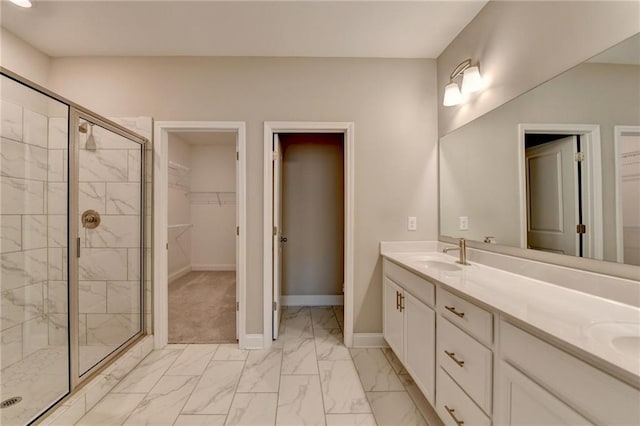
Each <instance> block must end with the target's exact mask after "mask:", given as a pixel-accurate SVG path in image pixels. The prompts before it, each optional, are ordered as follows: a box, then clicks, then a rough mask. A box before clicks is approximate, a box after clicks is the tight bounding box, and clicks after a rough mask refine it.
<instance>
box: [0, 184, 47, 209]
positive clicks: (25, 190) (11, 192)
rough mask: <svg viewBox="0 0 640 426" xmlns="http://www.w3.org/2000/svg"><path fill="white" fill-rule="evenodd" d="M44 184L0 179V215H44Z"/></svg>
mask: <svg viewBox="0 0 640 426" xmlns="http://www.w3.org/2000/svg"><path fill="white" fill-rule="evenodd" d="M44 185H45V184H44V182H40V181H34V180H24V179H15V178H10V177H5V176H2V177H0V187H1V188H2V189H1V190H0V194H2V202H0V214H3V215H5V214H44V213H45V211H44V208H45V194H44Z"/></svg>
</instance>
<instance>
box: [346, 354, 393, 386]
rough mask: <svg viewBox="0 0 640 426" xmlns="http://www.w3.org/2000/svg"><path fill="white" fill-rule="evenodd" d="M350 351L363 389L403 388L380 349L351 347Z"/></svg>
mask: <svg viewBox="0 0 640 426" xmlns="http://www.w3.org/2000/svg"><path fill="white" fill-rule="evenodd" d="M350 351H351V356H352V357H353V363H354V364H355V366H356V369H357V370H358V374H359V375H360V380H362V386H363V387H364V390H365V391H367V392H380V391H403V390H404V386H402V383H401V382H400V379H398V376H397V375H396V373H395V372H394V371H393V368H391V364H389V361H387V358H386V357H385V356H384V354H383V353H382V351H381V350H380V349H351V350H350Z"/></svg>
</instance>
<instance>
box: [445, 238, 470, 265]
mask: <svg viewBox="0 0 640 426" xmlns="http://www.w3.org/2000/svg"><path fill="white" fill-rule="evenodd" d="M451 250H460V259H459V260H456V263H459V264H461V265H470V263H468V262H467V240H465V239H464V238H460V240H459V241H458V247H447V248H444V249H442V252H443V253H448V252H450V251H451Z"/></svg>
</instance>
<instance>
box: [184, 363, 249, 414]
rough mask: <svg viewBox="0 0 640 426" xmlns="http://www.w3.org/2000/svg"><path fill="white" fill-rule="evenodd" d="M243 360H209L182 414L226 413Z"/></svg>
mask: <svg viewBox="0 0 640 426" xmlns="http://www.w3.org/2000/svg"><path fill="white" fill-rule="evenodd" d="M243 367H244V361H211V363H210V364H209V366H208V367H207V369H206V370H205V372H204V374H203V375H202V376H201V378H200V381H199V382H198V384H197V385H196V388H195V389H194V390H193V393H192V394H191V397H190V398H189V400H188V401H187V403H186V404H185V406H184V408H183V409H182V413H184V414H227V412H228V411H229V406H231V401H232V400H233V395H234V393H235V392H236V387H237V385H238V380H239V379H240V374H241V372H242V368H243Z"/></svg>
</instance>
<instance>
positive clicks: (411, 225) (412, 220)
mask: <svg viewBox="0 0 640 426" xmlns="http://www.w3.org/2000/svg"><path fill="white" fill-rule="evenodd" d="M417 229H418V218H417V217H415V216H409V217H408V218H407V230H409V231H415V230H417Z"/></svg>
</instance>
